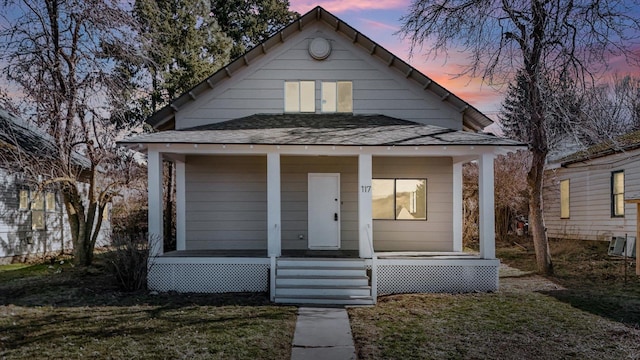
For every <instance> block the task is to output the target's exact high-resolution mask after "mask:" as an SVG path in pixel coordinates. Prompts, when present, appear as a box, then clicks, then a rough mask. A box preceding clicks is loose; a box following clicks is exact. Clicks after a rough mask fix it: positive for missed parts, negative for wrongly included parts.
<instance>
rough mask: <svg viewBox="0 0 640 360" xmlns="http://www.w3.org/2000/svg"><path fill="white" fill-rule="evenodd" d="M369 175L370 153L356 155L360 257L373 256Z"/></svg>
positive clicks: (370, 166) (370, 169)
mask: <svg viewBox="0 0 640 360" xmlns="http://www.w3.org/2000/svg"><path fill="white" fill-rule="evenodd" d="M371 176H372V165H371V154H360V155H358V236H359V243H358V249H359V250H360V251H359V253H360V257H361V258H371V257H372V256H373V252H372V247H373V229H372V225H371V222H372V221H371V220H372V218H373V211H372V209H371Z"/></svg>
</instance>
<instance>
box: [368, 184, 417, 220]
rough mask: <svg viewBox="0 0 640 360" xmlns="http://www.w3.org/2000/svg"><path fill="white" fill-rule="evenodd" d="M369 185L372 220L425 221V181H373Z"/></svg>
mask: <svg viewBox="0 0 640 360" xmlns="http://www.w3.org/2000/svg"><path fill="white" fill-rule="evenodd" d="M371 185H372V198H373V200H372V210H373V218H374V219H377V220H384V219H386V220H426V219H427V179H373V180H372V184H371Z"/></svg>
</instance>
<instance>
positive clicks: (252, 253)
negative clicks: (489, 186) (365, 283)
mask: <svg viewBox="0 0 640 360" xmlns="http://www.w3.org/2000/svg"><path fill="white" fill-rule="evenodd" d="M376 255H377V256H378V258H379V259H416V260H418V259H443V260H446V259H480V255H479V254H478V253H467V252H440V251H381V252H376ZM161 257H204V258H211V257H242V258H266V257H268V253H267V250H175V251H169V252H166V253H164V254H162V255H161ZM282 257H291V258H305V257H312V258H313V257H316V258H351V259H355V258H358V257H359V253H358V250H282Z"/></svg>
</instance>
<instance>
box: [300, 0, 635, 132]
mask: <svg viewBox="0 0 640 360" xmlns="http://www.w3.org/2000/svg"><path fill="white" fill-rule="evenodd" d="M410 3H411V1H410V0H290V5H291V9H292V10H294V11H297V12H298V13H300V14H304V13H306V12H308V11H309V10H311V9H313V8H314V7H316V6H322V7H323V8H325V9H326V10H327V11H329V12H331V13H333V14H334V15H336V16H337V17H339V18H340V19H341V20H343V21H345V22H347V23H348V24H349V25H351V26H352V27H354V28H355V29H356V30H358V31H360V32H361V33H363V34H364V35H366V36H368V37H369V38H371V39H372V40H373V41H375V42H377V43H378V44H380V45H381V46H383V47H385V48H386V49H387V50H389V51H391V52H392V53H393V54H395V55H396V56H398V57H400V58H402V59H403V60H404V61H406V62H408V63H409V64H411V65H412V66H414V67H415V68H417V69H418V70H420V71H421V72H422V73H424V74H425V75H427V76H429V77H430V78H431V79H433V80H434V81H436V82H438V83H439V84H440V85H442V86H444V87H445V88H447V89H448V90H450V91H451V92H453V93H455V94H456V95H457V96H459V97H460V98H462V99H463V100H465V101H467V102H468V103H470V104H471V105H473V106H474V107H476V108H477V109H478V110H480V111H481V112H483V113H484V114H486V115H487V116H489V117H490V118H492V119H494V120H495V119H496V118H497V116H496V115H497V113H498V111H499V110H500V104H501V102H502V99H503V97H504V94H503V93H504V92H505V91H506V88H507V86H506V85H504V86H501V87H498V86H490V85H488V84H486V83H485V84H483V83H482V81H481V80H480V79H471V78H469V77H457V78H456V77H455V75H456V74H457V73H460V68H461V66H462V65H464V64H465V60H466V59H465V54H462V53H460V52H456V51H455V50H450V51H449V54H448V58H447V59H445V58H444V57H442V58H438V59H427V58H426V56H425V55H424V54H421V53H420V52H414V55H413V57H412V58H409V48H410V46H409V41H408V40H407V41H403V40H402V39H401V37H400V36H399V35H398V34H397V32H398V30H400V27H401V22H400V18H401V17H402V16H404V15H406V13H407V11H408V9H409V5H410ZM609 65H610V69H611V71H610V72H608V73H607V74H605V77H607V76H610V75H613V74H614V73H616V72H617V73H619V74H620V75H624V74H627V73H634V74H638V73H639V72H640V71H639V69H632V68H631V67H630V66H629V65H628V64H626V63H625V61H624V59H622V58H620V59H616V58H614V59H611V62H610V64H609ZM492 127H493V126H492Z"/></svg>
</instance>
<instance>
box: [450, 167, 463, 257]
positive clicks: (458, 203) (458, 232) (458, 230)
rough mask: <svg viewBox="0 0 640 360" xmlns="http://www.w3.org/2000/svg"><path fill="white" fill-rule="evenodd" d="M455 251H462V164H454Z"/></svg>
mask: <svg viewBox="0 0 640 360" xmlns="http://www.w3.org/2000/svg"><path fill="white" fill-rule="evenodd" d="M452 185H453V217H452V218H453V251H462V222H463V214H462V162H457V163H454V164H453V184H452Z"/></svg>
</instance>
